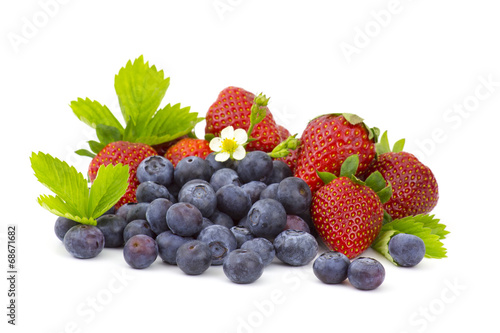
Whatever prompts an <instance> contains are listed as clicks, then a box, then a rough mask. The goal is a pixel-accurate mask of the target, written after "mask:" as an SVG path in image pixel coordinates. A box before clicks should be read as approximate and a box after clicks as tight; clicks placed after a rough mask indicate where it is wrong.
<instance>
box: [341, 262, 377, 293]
mask: <svg viewBox="0 0 500 333" xmlns="http://www.w3.org/2000/svg"><path fill="white" fill-rule="evenodd" d="M347 278H348V279H349V282H350V283H351V284H352V285H353V286H354V287H355V288H357V289H361V290H373V289H375V288H377V287H379V286H380V285H381V284H382V282H384V278H385V269H384V266H382V264H381V263H380V262H378V261H377V260H375V259H373V258H366V257H359V258H357V259H354V260H353V261H352V262H351V264H350V265H349V268H348V269H347Z"/></svg>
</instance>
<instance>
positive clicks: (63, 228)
mask: <svg viewBox="0 0 500 333" xmlns="http://www.w3.org/2000/svg"><path fill="white" fill-rule="evenodd" d="M79 224H80V223H78V222H76V221H73V220H70V219H68V218H65V217H62V216H59V217H58V218H57V220H56V223H55V225H54V232H55V233H56V236H57V238H59V240H60V241H62V240H63V239H64V235H66V233H67V232H68V230H69V229H71V228H72V227H74V226H75V225H79Z"/></svg>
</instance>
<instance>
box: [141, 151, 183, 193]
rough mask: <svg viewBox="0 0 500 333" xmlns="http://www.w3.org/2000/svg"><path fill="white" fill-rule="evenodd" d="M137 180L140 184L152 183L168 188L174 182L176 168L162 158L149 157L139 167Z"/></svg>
mask: <svg viewBox="0 0 500 333" xmlns="http://www.w3.org/2000/svg"><path fill="white" fill-rule="evenodd" d="M137 179H138V180H139V182H140V183H144V182H146V181H152V182H155V183H158V184H160V185H163V186H168V185H170V184H171V183H172V182H173V181H174V166H173V165H172V162H170V161H169V160H167V159H166V158H165V157H162V156H149V157H146V158H145V159H144V160H142V162H141V163H139V166H138V167H137Z"/></svg>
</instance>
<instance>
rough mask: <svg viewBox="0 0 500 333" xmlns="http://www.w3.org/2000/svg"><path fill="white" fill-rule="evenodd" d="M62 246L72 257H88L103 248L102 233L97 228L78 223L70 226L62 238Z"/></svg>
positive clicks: (93, 255)
mask: <svg viewBox="0 0 500 333" xmlns="http://www.w3.org/2000/svg"><path fill="white" fill-rule="evenodd" d="M63 243H64V247H65V248H66V251H68V252H69V253H70V254H71V255H72V256H73V257H75V258H78V259H90V258H94V257H95V256H97V255H98V254H99V253H101V251H102V249H103V248H104V235H103V234H102V232H101V230H99V228H97V227H94V226H92V225H86V224H79V225H75V226H74V227H71V229H69V230H68V232H67V233H66V235H64V239H63Z"/></svg>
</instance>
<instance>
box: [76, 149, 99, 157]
mask: <svg viewBox="0 0 500 333" xmlns="http://www.w3.org/2000/svg"><path fill="white" fill-rule="evenodd" d="M75 153H76V154H77V155H80V156H87V157H90V158H94V157H95V154H94V153H92V152H90V151H88V150H87V149H78V150H76V151H75Z"/></svg>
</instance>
